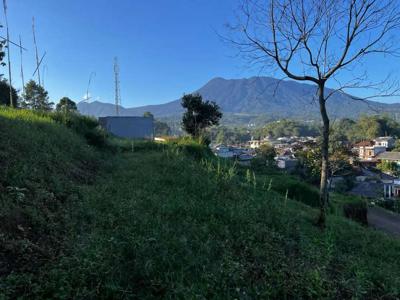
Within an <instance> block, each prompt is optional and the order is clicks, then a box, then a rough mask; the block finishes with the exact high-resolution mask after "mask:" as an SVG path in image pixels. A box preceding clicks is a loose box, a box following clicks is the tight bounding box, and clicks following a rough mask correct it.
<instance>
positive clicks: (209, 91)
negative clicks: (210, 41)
mask: <svg viewBox="0 0 400 300" xmlns="http://www.w3.org/2000/svg"><path fill="white" fill-rule="evenodd" d="M329 91H330V90H327V93H329ZM182 92H184V91H182ZM187 92H190V91H187ZM196 92H199V93H200V94H201V95H202V96H203V98H205V99H207V100H213V101H215V102H217V103H218V104H219V105H220V107H221V108H222V111H223V112H224V113H228V114H229V115H232V114H249V115H268V116H273V117H274V118H284V117H285V118H303V119H313V118H319V111H318V105H317V104H316V103H315V94H316V88H315V87H314V86H312V85H310V84H301V83H298V82H294V81H288V80H287V81H280V80H278V79H275V78H270V77H252V78H248V79H229V80H228V79H223V78H214V79H212V80H210V81H209V82H208V83H207V84H206V85H204V86H203V87H201V88H200V89H199V90H197V91H196ZM78 109H79V111H80V112H81V113H82V114H86V115H92V116H96V117H99V116H111V115H115V106H114V105H113V104H109V103H102V102H98V101H95V102H91V103H85V102H81V103H79V104H78ZM328 110H329V114H330V116H331V117H332V118H344V117H348V118H356V117H358V116H359V115H360V114H363V113H373V114H375V113H377V112H379V113H382V112H387V113H390V114H393V113H400V103H396V104H384V103H380V102H374V101H368V102H364V101H359V100H358V101H357V100H353V99H352V98H351V97H350V96H349V95H347V94H344V93H335V94H334V95H333V96H332V97H331V98H330V99H329V100H328ZM145 111H150V112H152V113H153V114H154V115H155V116H156V117H158V118H161V117H173V116H177V115H180V114H181V113H182V108H181V105H180V100H175V101H171V102H168V103H165V104H159V105H148V106H141V107H135V108H124V107H121V109H120V112H121V115H124V116H129V115H142V114H143V113H144V112H145Z"/></svg>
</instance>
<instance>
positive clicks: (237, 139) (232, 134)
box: [210, 126, 251, 145]
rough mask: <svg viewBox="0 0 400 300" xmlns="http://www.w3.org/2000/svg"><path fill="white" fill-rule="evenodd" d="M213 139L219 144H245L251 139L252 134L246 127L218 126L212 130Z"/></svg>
mask: <svg viewBox="0 0 400 300" xmlns="http://www.w3.org/2000/svg"><path fill="white" fill-rule="evenodd" d="M210 137H211V140H212V141H213V142H215V143H217V144H228V145H234V144H243V143H246V142H247V141H249V140H250V139H251V134H250V132H249V130H248V129H247V128H244V127H234V128H230V127H226V126H218V127H215V128H212V129H211V130H210Z"/></svg>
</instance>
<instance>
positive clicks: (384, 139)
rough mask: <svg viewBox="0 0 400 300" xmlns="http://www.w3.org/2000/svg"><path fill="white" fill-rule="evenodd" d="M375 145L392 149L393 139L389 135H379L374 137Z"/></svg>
mask: <svg viewBox="0 0 400 300" xmlns="http://www.w3.org/2000/svg"><path fill="white" fill-rule="evenodd" d="M374 142H375V146H381V147H385V148H386V149H392V148H393V147H394V143H395V139H394V138H392V137H391V136H381V137H378V138H376V139H374Z"/></svg>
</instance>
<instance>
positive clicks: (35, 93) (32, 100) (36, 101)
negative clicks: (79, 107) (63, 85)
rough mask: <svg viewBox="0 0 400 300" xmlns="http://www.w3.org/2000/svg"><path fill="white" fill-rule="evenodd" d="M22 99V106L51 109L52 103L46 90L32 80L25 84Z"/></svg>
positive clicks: (44, 109) (34, 108)
mask: <svg viewBox="0 0 400 300" xmlns="http://www.w3.org/2000/svg"><path fill="white" fill-rule="evenodd" d="M22 98H23V101H22V103H21V105H22V107H23V108H29V109H33V110H43V111H48V110H51V109H52V107H53V105H54V103H53V102H49V96H48V93H47V91H46V90H45V89H44V88H43V87H42V86H40V85H38V84H37V83H36V82H35V81H34V80H30V81H29V82H28V83H27V84H26V85H25V92H24V93H23V95H22Z"/></svg>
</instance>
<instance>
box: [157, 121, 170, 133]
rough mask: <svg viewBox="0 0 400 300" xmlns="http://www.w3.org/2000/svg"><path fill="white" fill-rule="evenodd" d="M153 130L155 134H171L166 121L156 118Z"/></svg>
mask: <svg viewBox="0 0 400 300" xmlns="http://www.w3.org/2000/svg"><path fill="white" fill-rule="evenodd" d="M154 131H155V134H156V135H157V136H166V135H171V128H170V127H169V126H168V124H167V123H165V122H161V121H158V120H156V121H155V123H154Z"/></svg>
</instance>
